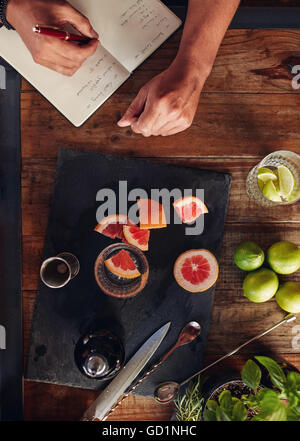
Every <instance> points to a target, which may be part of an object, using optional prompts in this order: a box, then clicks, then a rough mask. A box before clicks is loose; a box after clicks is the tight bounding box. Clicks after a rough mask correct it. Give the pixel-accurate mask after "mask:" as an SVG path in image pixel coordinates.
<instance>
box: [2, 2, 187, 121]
mask: <svg viewBox="0 0 300 441" xmlns="http://www.w3.org/2000/svg"><path fill="white" fill-rule="evenodd" d="M70 3H71V4H72V5H73V6H74V7H75V8H77V9H78V10H79V11H80V12H82V13H83V14H84V15H86V16H87V17H88V18H89V20H90V21H91V23H92V25H93V27H94V28H95V29H96V31H97V32H98V34H99V39H100V42H101V45H99V47H98V49H97V51H96V53H95V54H94V55H93V56H92V57H90V58H89V59H88V60H87V61H86V62H85V63H84V64H83V66H82V67H81V68H80V69H79V70H78V71H77V72H76V74H75V75H74V76H72V77H65V76H63V75H60V74H58V73H56V72H53V71H51V70H49V69H47V68H45V67H42V66H40V65H38V64H36V63H34V61H33V60H32V57H31V54H30V53H29V51H28V49H27V48H26V46H25V45H24V43H23V42H22V40H21V38H20V37H19V35H18V34H17V32H15V31H9V30H7V29H5V28H3V27H2V28H1V29H0V56H1V57H2V58H4V59H5V60H6V61H7V62H8V63H10V64H11V65H12V66H13V67H14V68H15V69H16V70H17V71H18V72H19V73H20V74H21V75H22V76H23V77H24V78H26V80H27V81H29V82H30V83H31V84H32V85H33V86H34V87H35V88H36V89H38V90H39V91H40V92H41V93H42V94H43V95H44V96H45V97H46V98H47V99H48V100H49V101H50V102H51V103H52V104H53V105H54V106H55V107H56V108H57V109H58V110H59V111H60V112H61V113H62V114H63V115H64V116H65V117H66V118H68V119H69V120H70V121H71V122H72V123H73V124H74V125H75V126H77V127H78V126H80V125H81V124H83V123H84V121H86V120H87V119H88V118H89V117H90V116H91V115H92V114H93V113H94V112H95V110H96V109H97V108H98V107H99V106H101V105H102V104H103V103H104V101H106V100H107V99H108V98H109V97H110V96H111V95H112V94H113V93H114V92H115V90H116V89H118V87H119V86H120V85H121V84H122V83H124V81H125V80H126V79H127V78H128V77H129V76H130V75H131V73H132V71H133V70H134V69H136V68H137V67H138V66H139V65H140V64H141V63H142V62H143V61H144V60H145V59H146V58H147V57H148V56H149V55H150V54H151V53H152V52H154V51H155V50H156V49H157V48H158V47H159V46H160V45H161V44H162V43H163V42H164V41H165V40H166V39H167V38H168V37H169V36H170V35H171V34H172V33H173V32H174V31H175V30H176V29H177V28H178V27H179V26H180V25H181V20H180V19H179V18H178V17H177V16H176V15H174V14H173V12H171V11H170V10H169V9H168V8H167V7H166V6H165V5H164V4H163V3H161V2H160V1H159V0H71V1H70Z"/></svg>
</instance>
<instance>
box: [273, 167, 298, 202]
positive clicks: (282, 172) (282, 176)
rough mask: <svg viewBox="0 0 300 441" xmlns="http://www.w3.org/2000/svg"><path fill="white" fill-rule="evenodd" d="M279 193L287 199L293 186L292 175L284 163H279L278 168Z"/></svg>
mask: <svg viewBox="0 0 300 441" xmlns="http://www.w3.org/2000/svg"><path fill="white" fill-rule="evenodd" d="M277 170H278V178H279V188H280V194H281V196H282V197H283V198H284V199H287V198H288V197H289V196H290V194H291V193H292V191H293V189H294V186H295V179H294V175H293V173H292V172H291V170H290V169H289V168H287V167H286V166H285V165H279V166H278V168H277Z"/></svg>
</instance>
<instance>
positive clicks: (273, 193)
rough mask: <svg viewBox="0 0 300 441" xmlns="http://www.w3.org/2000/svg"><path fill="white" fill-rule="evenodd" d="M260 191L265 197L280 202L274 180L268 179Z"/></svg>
mask: <svg viewBox="0 0 300 441" xmlns="http://www.w3.org/2000/svg"><path fill="white" fill-rule="evenodd" d="M262 192H263V194H264V196H266V198H268V199H270V201H273V202H282V200H281V197H280V193H279V191H278V189H276V187H275V185H274V182H273V181H271V180H269V181H268V182H267V183H266V184H265V185H264V188H263V189H262Z"/></svg>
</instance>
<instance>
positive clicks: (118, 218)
mask: <svg viewBox="0 0 300 441" xmlns="http://www.w3.org/2000/svg"><path fill="white" fill-rule="evenodd" d="M123 225H134V224H133V223H132V222H131V220H130V219H129V218H128V217H127V216H125V215H124V214H112V215H110V216H106V217H104V218H103V219H102V220H101V222H99V224H98V225H97V226H96V227H95V228H94V230H95V231H97V232H98V233H101V234H104V236H107V237H110V238H111V239H122V240H123V239H124V235H123Z"/></svg>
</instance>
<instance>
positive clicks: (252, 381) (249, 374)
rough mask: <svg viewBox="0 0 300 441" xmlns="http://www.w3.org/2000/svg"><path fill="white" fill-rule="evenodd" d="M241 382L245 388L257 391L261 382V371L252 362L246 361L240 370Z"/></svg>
mask: <svg viewBox="0 0 300 441" xmlns="http://www.w3.org/2000/svg"><path fill="white" fill-rule="evenodd" d="M242 380H243V382H244V383H245V384H247V386H249V387H250V388H251V389H253V390H254V392H256V391H257V388H258V386H259V383H260V380H261V370H260V368H259V367H258V366H257V364H256V363H254V361H253V360H248V361H247V363H246V364H245V366H244V367H243V369H242Z"/></svg>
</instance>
